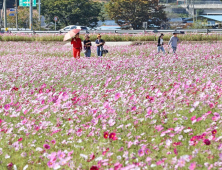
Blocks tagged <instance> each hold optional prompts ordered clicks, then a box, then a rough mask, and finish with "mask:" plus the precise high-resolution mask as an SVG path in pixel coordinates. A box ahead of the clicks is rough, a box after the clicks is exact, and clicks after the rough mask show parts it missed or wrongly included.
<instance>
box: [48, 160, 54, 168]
mask: <svg viewBox="0 0 222 170" xmlns="http://www.w3.org/2000/svg"><path fill="white" fill-rule="evenodd" d="M47 165H48V167H49V168H53V166H54V165H55V162H53V161H49V162H48V163H47Z"/></svg>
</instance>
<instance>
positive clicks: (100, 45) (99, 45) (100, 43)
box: [95, 34, 105, 57]
mask: <svg viewBox="0 0 222 170" xmlns="http://www.w3.org/2000/svg"><path fill="white" fill-rule="evenodd" d="M95 43H96V46H97V56H98V57H102V56H103V45H104V44H105V41H104V40H103V39H101V35H100V34H98V35H97V39H96V42H95Z"/></svg>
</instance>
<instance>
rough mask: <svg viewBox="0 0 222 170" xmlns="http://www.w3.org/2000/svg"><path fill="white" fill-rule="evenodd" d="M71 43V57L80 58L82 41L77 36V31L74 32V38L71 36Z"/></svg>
mask: <svg viewBox="0 0 222 170" xmlns="http://www.w3.org/2000/svg"><path fill="white" fill-rule="evenodd" d="M71 44H72V45H73V57H74V58H75V59H78V58H80V51H82V42H81V39H80V38H79V33H78V34H76V36H75V37H74V38H72V41H71Z"/></svg>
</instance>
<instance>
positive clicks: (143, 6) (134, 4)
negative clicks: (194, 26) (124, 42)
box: [10, 0, 167, 29]
mask: <svg viewBox="0 0 222 170" xmlns="http://www.w3.org/2000/svg"><path fill="white" fill-rule="evenodd" d="M164 8H165V7H164V6H161V5H159V4H158V0H110V1H108V2H98V1H93V0H81V1H80V0H42V1H41V15H43V16H44V17H45V19H46V22H54V17H55V16H57V17H58V18H59V21H58V27H64V26H67V25H84V26H87V27H91V28H93V27H96V26H97V23H98V21H99V20H102V21H104V20H106V19H111V20H115V21H116V23H118V24H119V25H120V26H123V25H126V24H127V25H130V26H131V27H132V28H133V29H141V28H142V22H148V24H155V25H160V24H161V23H164V22H166V21H167V17H166V14H165V12H164ZM36 9H38V4H37V7H36ZM22 11H23V12H22ZM20 13H21V14H20ZM18 15H19V17H18V19H19V24H20V25H19V27H20V26H21V27H24V26H23V25H24V22H27V20H28V19H27V17H28V7H19V9H18ZM24 15H25V16H24ZM10 20H13V18H12V17H11V18H10ZM34 21H36V24H34V29H37V27H38V25H39V23H38V16H37V15H34ZM58 27H57V28H58Z"/></svg>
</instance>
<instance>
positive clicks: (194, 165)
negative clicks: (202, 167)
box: [189, 162, 196, 170]
mask: <svg viewBox="0 0 222 170" xmlns="http://www.w3.org/2000/svg"><path fill="white" fill-rule="evenodd" d="M195 168H196V162H193V163H191V164H190V167H189V170H194V169H195Z"/></svg>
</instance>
